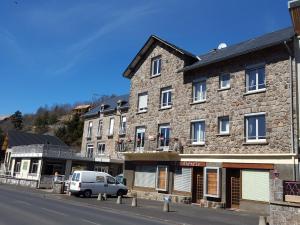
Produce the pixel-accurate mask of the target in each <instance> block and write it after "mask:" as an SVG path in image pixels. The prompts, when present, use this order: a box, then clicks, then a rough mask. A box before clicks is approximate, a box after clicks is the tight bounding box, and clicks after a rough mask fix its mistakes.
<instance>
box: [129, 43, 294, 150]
mask: <svg viewBox="0 0 300 225" xmlns="http://www.w3.org/2000/svg"><path fill="white" fill-rule="evenodd" d="M156 56H161V58H162V68H161V75H160V76H158V77H150V71H151V69H150V67H151V59H152V58H153V57H156ZM261 63H264V64H265V74H266V91H263V92H259V93H252V94H248V93H246V91H245V89H246V88H245V83H246V75H245V71H246V67H247V66H251V65H255V64H261ZM184 64H185V61H184V59H182V58H180V57H179V56H178V55H177V54H176V52H172V51H171V50H169V49H168V48H166V47H163V46H162V45H159V44H156V45H154V46H153V48H152V49H150V50H149V53H148V55H146V57H145V60H144V61H143V62H142V63H141V65H140V66H139V68H138V69H137V71H136V72H135V74H134V75H133V77H132V78H131V89H130V106H131V108H130V110H129V119H128V128H129V129H128V135H129V136H130V138H131V139H132V140H134V135H135V129H136V127H138V126H145V127H146V134H145V136H146V138H148V137H149V136H153V137H156V135H157V134H158V126H159V124H164V123H169V124H170V127H171V138H178V139H180V141H181V142H182V144H183V153H188V154H190V153H210V154H211V153H215V154H245V153H252V154H253V153H290V152H291V151H292V146H291V137H292V134H291V123H292V121H291V104H292V103H291V101H292V98H291V96H290V87H291V79H290V62H289V55H288V53H287V51H286V49H285V48H284V46H280V47H272V48H269V49H266V50H262V51H259V52H255V53H253V54H248V55H247V56H241V57H239V58H236V59H232V60H230V61H227V62H223V63H219V64H214V65H212V66H208V67H204V68H202V69H198V70H197V71H193V72H187V73H186V74H184V75H183V73H178V69H181V68H183V67H184ZM223 73H230V76H231V80H230V83H231V86H230V88H229V89H226V90H220V89H219V75H220V74H223ZM202 77H206V82H207V84H206V86H207V99H206V101H205V102H202V103H198V104H193V103H192V99H191V98H192V83H193V80H196V79H199V78H202ZM294 78H295V75H294ZM295 80H296V79H294V81H293V85H295ZM167 86H171V87H172V90H173V91H172V107H171V108H170V109H164V110H162V109H160V97H161V95H160V93H161V89H162V88H164V87H167ZM143 92H148V111H147V112H145V113H138V112H137V107H138V106H137V104H138V94H139V93H143ZM295 95H296V93H295V92H294V93H293V97H295ZM294 103H295V101H294ZM257 112H265V113H266V136H267V142H266V143H264V144H258V143H255V144H249V143H246V142H245V124H244V123H245V122H244V118H245V114H249V113H257ZM220 116H229V118H230V134H229V135H225V136H224V135H219V133H218V117H220ZM293 116H294V120H295V113H294V114H293ZM198 119H204V120H205V126H206V128H205V129H206V130H205V132H206V133H205V135H206V138H205V139H206V140H205V145H203V146H199V145H198V146H195V145H190V138H191V134H190V133H191V121H192V120H198ZM294 122H295V121H294ZM295 124H296V123H295ZM295 129H296V127H294V130H295ZM283 137H284V138H283ZM145 146H147V145H145Z"/></svg>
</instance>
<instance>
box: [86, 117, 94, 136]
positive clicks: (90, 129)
mask: <svg viewBox="0 0 300 225" xmlns="http://www.w3.org/2000/svg"><path fill="white" fill-rule="evenodd" d="M92 133H93V122H92V121H90V122H89V123H88V130H87V137H88V138H91V137H92Z"/></svg>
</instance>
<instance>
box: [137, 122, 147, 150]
mask: <svg viewBox="0 0 300 225" xmlns="http://www.w3.org/2000/svg"><path fill="white" fill-rule="evenodd" d="M145 132H146V128H145V127H137V128H136V135H135V149H136V151H138V152H139V151H144V146H145Z"/></svg>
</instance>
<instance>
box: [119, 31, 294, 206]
mask: <svg viewBox="0 0 300 225" xmlns="http://www.w3.org/2000/svg"><path fill="white" fill-rule="evenodd" d="M293 38H294V31H293V29H292V28H287V29H283V30H280V31H276V32H273V33H269V34H266V35H263V36H261V37H258V38H255V39H252V40H249V41H245V42H242V43H239V44H236V45H233V46H229V47H227V46H226V45H224V44H222V45H220V46H219V48H218V49H215V50H213V51H211V52H209V53H207V54H204V55H202V56H199V57H196V56H194V55H192V54H190V53H188V52H186V51H184V50H182V49H180V48H178V47H176V46H174V45H172V44H170V43H168V42H166V41H164V40H162V39H160V38H158V37H155V36H151V37H150V38H149V40H148V41H147V42H146V44H145V45H144V47H143V48H142V49H141V50H140V52H139V53H138V54H137V56H136V57H135V58H134V60H133V61H132V62H131V63H130V65H129V66H128V68H127V69H126V70H125V72H124V76H125V77H127V78H129V79H130V81H131V90H130V100H129V102H130V106H131V107H130V109H129V112H128V129H127V131H128V132H127V135H128V140H129V141H128V146H130V147H128V150H129V152H127V153H126V154H125V177H126V179H127V185H128V186H129V187H130V188H131V189H132V190H133V191H135V192H137V193H138V194H140V195H141V196H144V197H147V196H148V197H149V198H150V197H151V198H155V199H162V198H163V196H164V195H165V194H171V195H172V196H173V198H174V200H179V201H180V200H183V201H190V202H194V203H199V204H212V205H214V206H217V205H222V206H225V207H228V208H242V209H249V208H255V209H256V210H267V205H268V204H267V203H268V202H269V178H270V176H273V175H274V174H276V175H278V174H279V176H280V177H283V178H284V179H296V178H297V177H298V172H299V170H298V153H297V152H298V150H297V149H298V134H297V126H295V125H296V124H297V110H296V108H297V105H296V103H297V99H296V96H297V93H296V91H297V90H296V81H297V79H296V78H297V77H296V73H295V71H294V70H293V69H292V68H294V66H295V61H294V58H293Z"/></svg>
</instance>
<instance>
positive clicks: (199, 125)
mask: <svg viewBox="0 0 300 225" xmlns="http://www.w3.org/2000/svg"><path fill="white" fill-rule="evenodd" d="M191 143H192V144H204V143H205V121H204V120H195V121H192V123H191Z"/></svg>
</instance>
